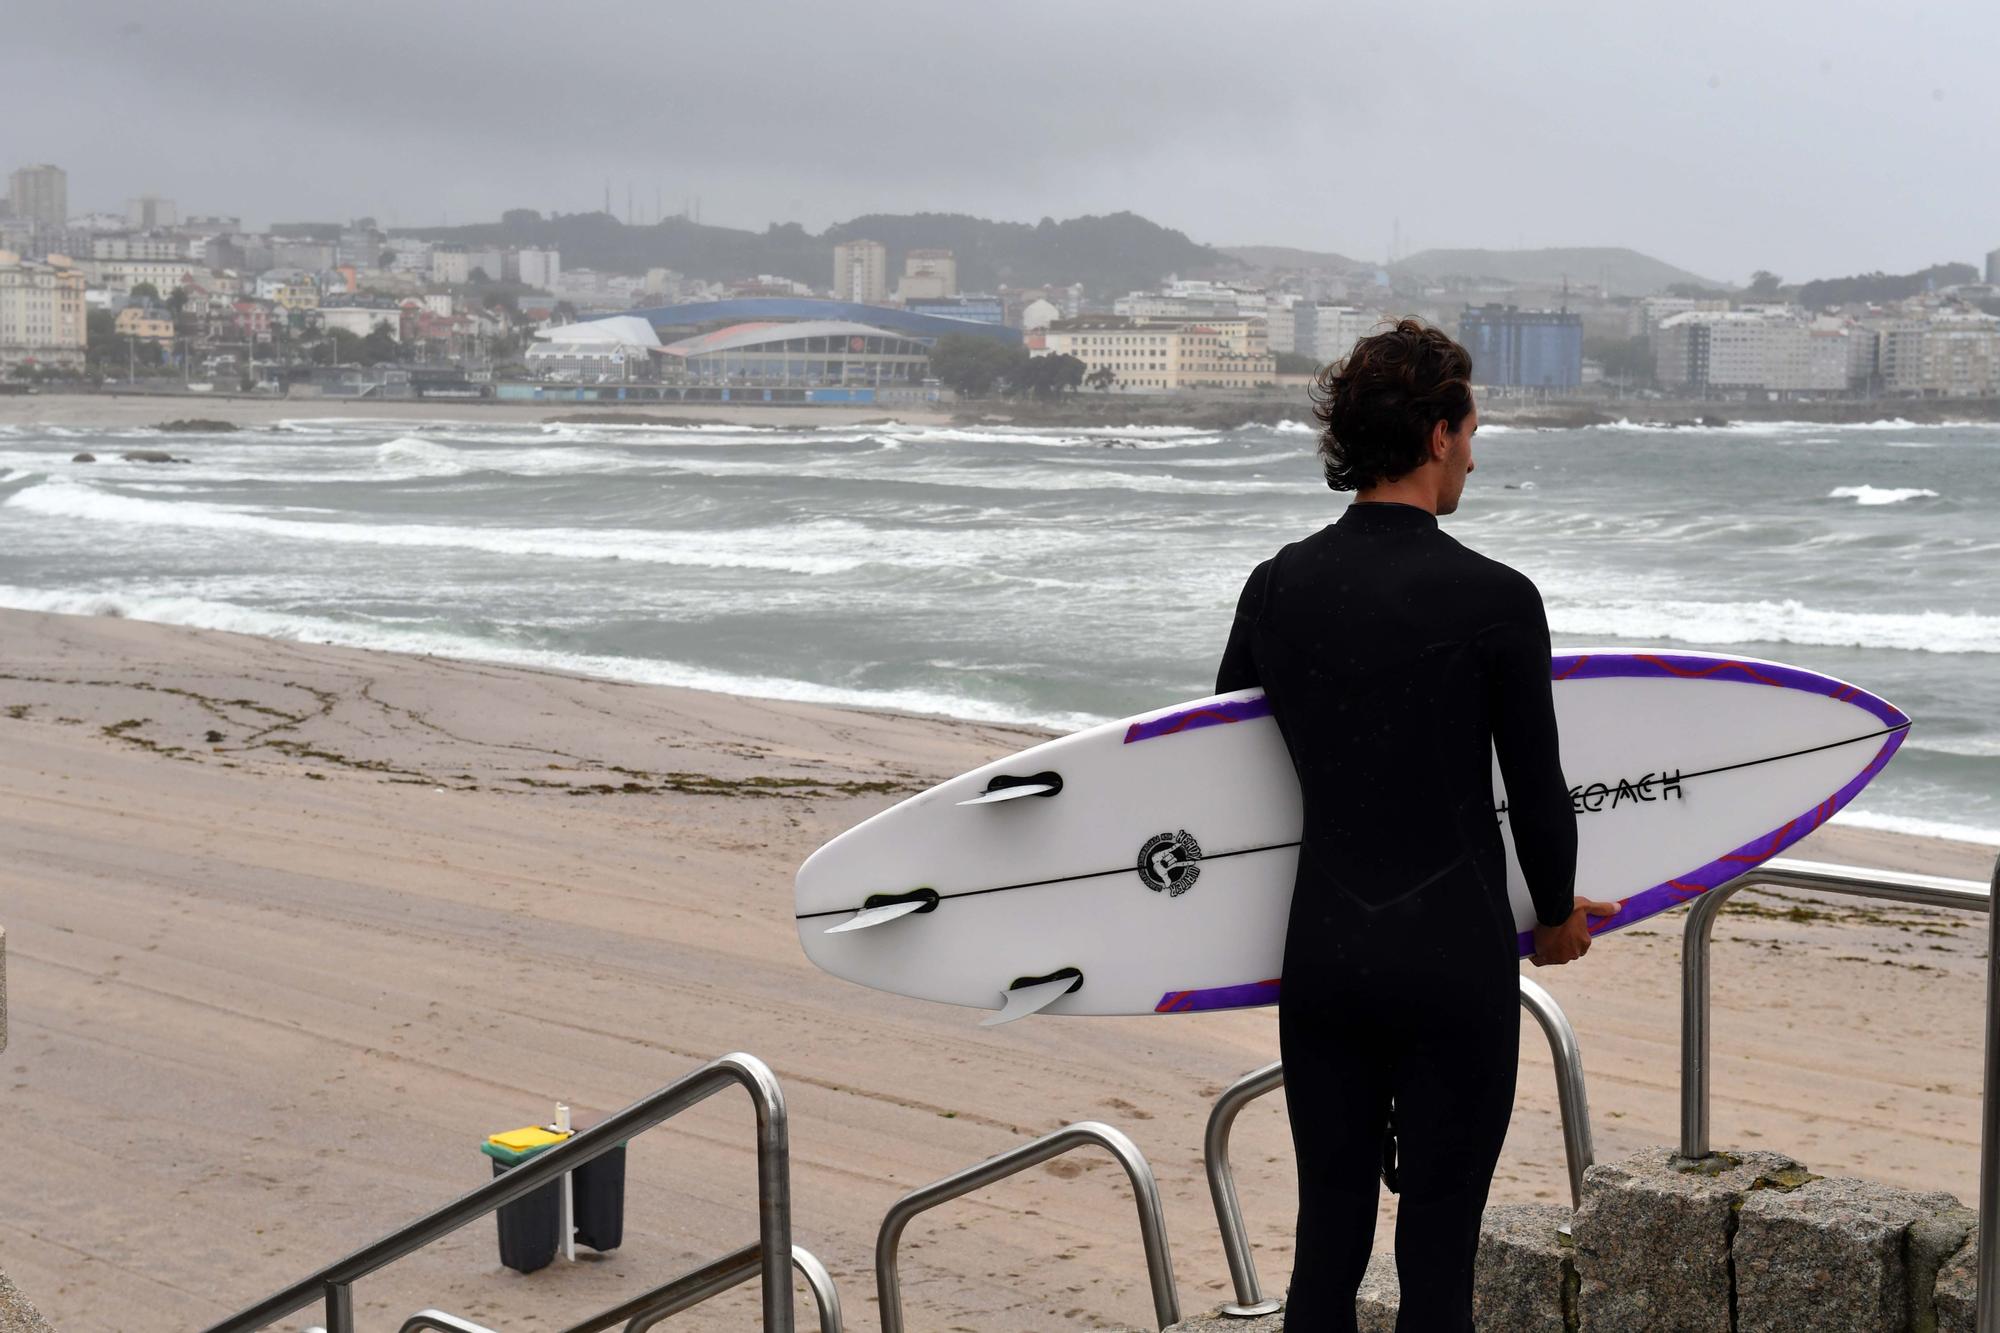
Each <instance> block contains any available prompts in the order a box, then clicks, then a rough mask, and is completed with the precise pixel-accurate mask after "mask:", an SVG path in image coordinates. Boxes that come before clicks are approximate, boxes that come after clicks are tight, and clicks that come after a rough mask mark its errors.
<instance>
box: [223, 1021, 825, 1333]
mask: <svg viewBox="0 0 2000 1333" xmlns="http://www.w3.org/2000/svg"><path fill="white" fill-rule="evenodd" d="M736 1084H740V1085H741V1086H742V1087H744V1088H745V1089H746V1090H748V1092H749V1093H750V1101H751V1104H752V1105H753V1106H754V1107H755V1108H756V1111H757V1234H758V1267H759V1269H760V1270H761V1272H762V1274H763V1300H764V1333H793V1321H792V1282H791V1272H790V1267H791V1264H790V1256H791V1254H792V1196H791V1141H790V1131H789V1128H788V1122H787V1119H786V1115H785V1096H784V1093H783V1091H782V1090H781V1089H780V1088H779V1087H778V1080H777V1077H776V1076H775V1075H774V1074H772V1073H771V1070H770V1067H769V1066H767V1065H766V1064H765V1063H764V1062H763V1061H762V1060H759V1059H758V1058H757V1057H756V1056H754V1055H746V1054H743V1053H741V1052H738V1053H736V1054H733V1055H725V1056H723V1057H721V1058H720V1059H718V1060H711V1061H710V1062H709V1063H707V1064H705V1065H703V1066H702V1067H701V1068H699V1069H697V1070H695V1071H693V1072H692V1073H689V1074H687V1075H684V1076H683V1077H681V1078H679V1079H676V1080H675V1081H674V1082H672V1083H669V1084H668V1085H667V1086H666V1087H664V1088H661V1089H659V1090H658V1091H656V1092H653V1093H650V1094H648V1095H647V1096H645V1097H642V1098H640V1099H639V1100H638V1101H636V1102H633V1103H632V1104H631V1105H630V1106H628V1107H626V1108H625V1109H624V1110H622V1111H618V1112H616V1113H614V1114H612V1115H609V1116H606V1117H605V1118H604V1119H603V1120H601V1121H600V1122H598V1123H597V1124H596V1125H594V1126H592V1127H591V1128H589V1129H586V1130H584V1131H583V1132H582V1133H580V1134H578V1135H576V1136H575V1137H574V1138H571V1139H567V1140H565V1141H563V1142H562V1143H559V1144H557V1145H556V1146H555V1147H553V1148H550V1149H548V1150H546V1151H544V1152H540V1153H537V1154H536V1155H535V1156H533V1157H531V1158H529V1159H528V1160H527V1161H525V1162H523V1163H521V1165H519V1166H517V1167H514V1168H513V1169H512V1170H510V1171H508V1172H507V1173H506V1174H505V1175H502V1176H498V1177H496V1178H495V1179H493V1180H492V1181H490V1182H488V1183H487V1184H484V1185H481V1186H480V1187H479V1188H478V1189H475V1190H473V1191H472V1192H470V1193H469V1194H464V1195H461V1196H460V1197H459V1198H457V1199H455V1200H453V1201H452V1202H451V1203H448V1204H446V1205H445V1206H443V1207H442V1208H438V1209H435V1210H433V1211H431V1212H429V1213H426V1214H424V1216H422V1217H420V1218H418V1219H417V1220H416V1221H414V1222H412V1223H410V1224H409V1225H408V1226H405V1227H401V1228H398V1229H397V1230H395V1231H392V1232H390V1233H389V1234H388V1235H386V1236H384V1237H382V1238H381V1239H380V1240H378V1241H376V1242H374V1243H373V1244H371V1245H367V1246H364V1247H363V1248H361V1249H359V1250H356V1251H355V1252H354V1253H353V1254H350V1255H348V1256H347V1257H346V1258H345V1259H341V1260H338V1261H337V1262H335V1263H331V1264H328V1265H327V1266H326V1267H325V1268H322V1269H320V1270H319V1271H318V1272H316V1273H314V1274H313V1275H312V1276H310V1277H307V1278H302V1279H301V1280H299V1281H297V1282H294V1283H293V1284H292V1285H291V1286H289V1287H286V1288H285V1289H284V1290H282V1291H279V1292H275V1293H273V1294H272V1295H270V1296H267V1297H265V1298H264V1299H263V1300H261V1301H259V1302H257V1304H255V1305H253V1306H250V1307H249V1308H247V1309H244V1310H241V1311H239V1312H237V1313H236V1314H233V1315H231V1316H230V1317H229V1318H227V1319H224V1320H223V1321H222V1322H220V1323H218V1324H214V1325H212V1326H210V1328H209V1329H208V1333H249V1330H252V1329H258V1328H262V1327H264V1326H265V1325H267V1324H269V1323H271V1322H272V1321H273V1320H276V1319H282V1318H284V1317H285V1316H286V1315H288V1314H291V1313H292V1312H294V1311H296V1310H301V1309H304V1308H305V1307H306V1306H308V1305H310V1304H312V1303H313V1302H314V1301H316V1300H318V1301H324V1302H325V1308H326V1315H325V1321H326V1328H327V1333H354V1291H353V1284H354V1283H355V1282H356V1281H357V1280H358V1279H360V1278H363V1277H366V1276H367V1275H368V1274H370V1273H372V1272H374V1271H375V1270H376V1269H378V1268H381V1267H383V1266H385V1265H387V1264H391V1263H394V1262H395V1261H396V1260H398V1259H401V1258H403V1257H404V1256H406V1255H408V1254H411V1253H413V1252H415V1251H417V1250H420V1249H422V1248H423V1247H424V1246H426V1245H429V1244H430V1243H431V1242H432V1241H435V1240H437V1239H439V1238H440V1237H442V1236H446V1235H449V1234H450V1233H451V1232H454V1231H456V1230H458V1229H459V1228H460V1227H462V1226H464V1225H465V1224H466V1223H468V1222H472V1221H475V1220H477V1219H479V1218H481V1217H484V1216H485V1215H486V1214H488V1213H490V1212H492V1211H493V1210H494V1209H496V1208H499V1207H500V1206H501V1205H502V1204H507V1203H512V1202H513V1201H514V1200H516V1199H519V1198H522V1197H523V1196H525V1195H528V1194H531V1193H533V1192H534V1191H535V1190H536V1189H537V1188H539V1187H540V1186H543V1185H546V1184H548V1183H549V1182H550V1181H552V1180H554V1179H556V1178H557V1177H558V1176H560V1175H562V1174H563V1173H564V1172H567V1171H574V1170H575V1169H576V1168H578V1167H580V1166H582V1165H583V1164H584V1163H586V1162H589V1161H591V1160H592V1159H593V1158H596V1157H599V1156H601V1155H603V1154H604V1153H607V1152H610V1151H611V1150H612V1149H613V1148H616V1147H617V1146H618V1145H619V1144H621V1143H624V1142H625V1141H626V1140H628V1139H631V1138H633V1137H634V1136H636V1135H639V1134H642V1133H644V1132H645V1131H646V1130H649V1129H651V1128H652V1127H653V1126H655V1125H657V1124H659V1123H660V1122H661V1121H663V1120H666V1119H668V1118H670V1117H672V1116H675V1115H678V1114H680V1113H681V1112H682V1111H685V1110H687V1109H688V1108H689V1107H691V1106H693V1105H695V1104H696V1103H698V1102H702V1101H705V1100H707V1099H708V1098H709V1097H711V1096H713V1095H715V1094H716V1093H718V1092H720V1091H722V1090H723V1089H724V1088H727V1087H730V1086H732V1085H736ZM739 1253H740V1252H739ZM670 1285H671V1284H670ZM732 1285H733V1284H732Z"/></svg>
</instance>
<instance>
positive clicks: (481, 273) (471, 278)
mask: <svg viewBox="0 0 2000 1333" xmlns="http://www.w3.org/2000/svg"><path fill="white" fill-rule="evenodd" d="M465 280H466V281H467V282H476V283H479V284H480V285H482V286H484V285H485V284H486V283H489V282H491V281H493V279H491V278H489V277H487V276H486V270H485V269H484V268H482V267H478V266H475V267H474V268H473V270H472V272H470V273H468V274H466V275H465Z"/></svg>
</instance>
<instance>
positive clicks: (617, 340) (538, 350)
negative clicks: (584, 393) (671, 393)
mask: <svg viewBox="0 0 2000 1333" xmlns="http://www.w3.org/2000/svg"><path fill="white" fill-rule="evenodd" d="M659 346H660V335H659V333H658V332H657V331H655V330H654V328H653V326H652V324H651V323H649V322H648V321H646V320H643V319H641V318H639V317H638V316H637V315H613V316H611V317H610V318H608V319H586V320H580V321H578V322H577V323H575V324H562V325H558V326H557V327H555V328H549V329H540V330H537V331H536V333H535V342H534V345H533V346H531V347H529V348H528V351H527V355H526V357H525V360H526V361H527V364H528V369H529V370H531V371H533V372H534V373H535V374H537V375H540V376H542V377H543V378H546V379H562V380H569V381H573V382H575V383H579V384H608V383H625V382H627V381H630V380H634V379H641V378H650V377H652V376H653V375H654V374H655V370H654V367H653V364H652V361H653V356H654V354H655V353H656V352H657V351H658V350H659Z"/></svg>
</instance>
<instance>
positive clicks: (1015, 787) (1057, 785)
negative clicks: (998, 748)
mask: <svg viewBox="0 0 2000 1333" xmlns="http://www.w3.org/2000/svg"><path fill="white" fill-rule="evenodd" d="M1062 787H1063V780H1062V774H1060V773H1035V774H1032V775H1030V776H1028V777H1025V778H1022V777H1014V776H1011V775H1009V774H1005V773H1003V774H1001V775H1000V776H999V777H997V778H994V779H993V780H992V781H991V782H989V783H987V784H986V790H985V791H983V792H981V793H980V794H979V795H977V796H975V797H973V798H972V799H971V800H969V801H960V802H959V804H960V805H993V804H995V803H997V802H1000V801H1018V800H1020V799H1021V798H1023V797H1025V796H1054V795H1055V794H1056V793H1057V792H1059V791H1061V790H1062Z"/></svg>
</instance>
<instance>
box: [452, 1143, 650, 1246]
mask: <svg viewBox="0 0 2000 1333" xmlns="http://www.w3.org/2000/svg"><path fill="white" fill-rule="evenodd" d="M568 1137H569V1135H567V1134H558V1133H555V1132H554V1131H552V1130H547V1129H543V1128H541V1127H540V1126H539V1125H529V1126H527V1127H526V1128H524V1129H510V1130H508V1131H506V1132H505V1133H503V1134H494V1135H492V1136H490V1137H489V1138H488V1139H487V1140H486V1142H484V1143H482V1144H480V1145H479V1151H481V1152H483V1153H485V1154H486V1155H487V1156H488V1157H491V1158H492V1159H493V1174H494V1175H495V1176H502V1175H505V1174H506V1173H507V1172H509V1171H511V1170H513V1169H514V1168H515V1167H517V1166H519V1165H520V1164H521V1163H523V1162H525V1161H527V1160H528V1159H529V1158H530V1157H533V1156H534V1155H535V1154H536V1153H538V1152H540V1151H542V1149H544V1148H547V1147H550V1146H552V1145H554V1144H558V1143H561V1142H562V1141H563V1140H564V1139H566V1138H568ZM620 1184H621V1185H622V1184H623V1176H622V1173H621V1176H620ZM494 1216H495V1217H496V1219H497V1220H498V1223H499V1228H500V1262H501V1263H503V1264H505V1265H506V1266H507V1267H509V1268H511V1269H513V1270H514V1271H515V1272H517V1273H532V1272H534V1271H535V1270H536V1269H538V1268H547V1267H548V1266H549V1264H550V1263H551V1262H552V1261H553V1260H554V1259H555V1257H556V1242H557V1240H558V1239H559V1237H558V1235H557V1233H558V1231H559V1230H560V1229H561V1225H562V1222H561V1217H562V1179H561V1177H558V1178H556V1179H554V1180H551V1181H550V1182H549V1183H548V1184H546V1185H544V1186H542V1187H541V1188H540V1189H538V1190H534V1191H531V1192H530V1193H529V1194H527V1195H526V1196H525V1197H523V1198H519V1199H516V1200H514V1202H512V1203H508V1204H502V1205H501V1206H500V1209H499V1211H498V1212H497V1213H496V1214H495V1215H494Z"/></svg>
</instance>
